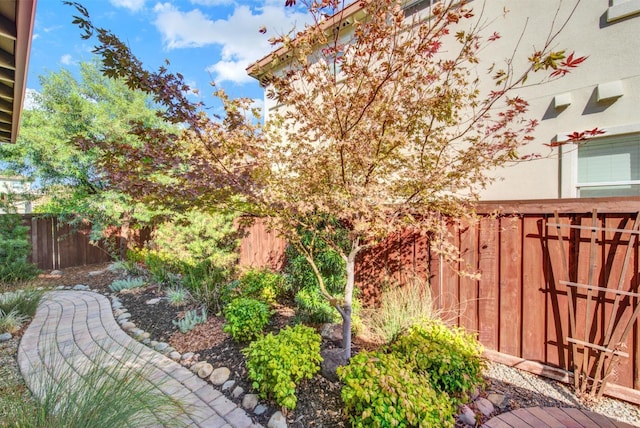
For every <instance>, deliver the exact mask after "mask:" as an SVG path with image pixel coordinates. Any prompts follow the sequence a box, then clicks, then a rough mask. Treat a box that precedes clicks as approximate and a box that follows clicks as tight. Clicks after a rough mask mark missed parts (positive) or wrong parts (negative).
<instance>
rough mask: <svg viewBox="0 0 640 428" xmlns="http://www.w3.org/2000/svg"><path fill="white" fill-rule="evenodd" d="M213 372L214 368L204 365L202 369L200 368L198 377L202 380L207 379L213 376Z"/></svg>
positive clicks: (207, 364)
mask: <svg viewBox="0 0 640 428" xmlns="http://www.w3.org/2000/svg"><path fill="white" fill-rule="evenodd" d="M212 372H213V366H212V365H211V364H209V363H206V362H205V363H204V364H203V365H202V367H200V368H199V369H198V372H197V373H198V376H199V377H200V378H202V379H204V378H207V377H209V376H211V373H212Z"/></svg>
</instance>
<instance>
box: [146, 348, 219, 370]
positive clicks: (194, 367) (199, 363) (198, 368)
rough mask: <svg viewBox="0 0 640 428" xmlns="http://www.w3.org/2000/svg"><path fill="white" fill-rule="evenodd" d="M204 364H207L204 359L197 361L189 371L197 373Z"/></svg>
mask: <svg viewBox="0 0 640 428" xmlns="http://www.w3.org/2000/svg"><path fill="white" fill-rule="evenodd" d="M151 343H153V342H151ZM205 364H207V362H206V361H198V362H197V363H194V364H193V365H192V366H191V371H192V372H194V373H198V370H200V369H201V368H202V366H204V365H205Z"/></svg>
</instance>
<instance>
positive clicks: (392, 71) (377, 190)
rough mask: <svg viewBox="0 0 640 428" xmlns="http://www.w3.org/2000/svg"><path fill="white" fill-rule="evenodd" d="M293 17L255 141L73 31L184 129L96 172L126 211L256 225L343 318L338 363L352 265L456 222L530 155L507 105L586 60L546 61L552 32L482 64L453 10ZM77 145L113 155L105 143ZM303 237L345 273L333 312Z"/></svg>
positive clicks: (169, 77)
mask: <svg viewBox="0 0 640 428" xmlns="http://www.w3.org/2000/svg"><path fill="white" fill-rule="evenodd" d="M295 3H296V2H295V1H287V5H288V6H290V5H295ZM298 3H301V4H303V5H304V6H306V7H307V8H308V10H309V13H310V14H311V15H312V18H313V19H312V23H311V24H309V25H307V26H306V27H305V29H304V30H303V31H301V32H299V33H297V34H295V36H291V35H285V36H281V37H274V38H273V40H272V41H273V43H274V45H275V46H276V47H279V48H281V49H279V50H278V51H276V52H284V54H283V55H281V56H278V55H277V54H274V55H272V57H271V58H270V60H269V61H268V64H262V65H260V63H258V64H257V65H255V66H253V67H251V73H252V75H254V76H256V77H258V78H259V79H260V80H261V81H262V82H263V83H264V84H265V86H266V88H267V96H268V97H270V98H272V99H273V100H275V102H276V105H277V106H278V108H277V109H276V110H275V111H273V112H271V113H270V114H269V117H268V121H267V122H266V123H265V124H264V125H260V124H258V123H256V121H255V120H253V119H252V117H250V115H248V114H247V112H248V111H249V110H250V109H249V106H250V100H246V99H239V100H231V99H229V98H228V97H227V96H226V95H225V94H224V92H223V91H221V90H219V91H218V92H217V94H218V95H219V97H220V99H221V100H222V103H223V106H224V109H225V113H226V116H223V117H220V118H215V117H210V116H208V115H206V114H205V113H203V110H202V108H201V107H202V106H199V105H197V104H194V103H191V102H189V101H188V99H187V97H186V95H185V92H184V91H185V90H186V89H188V88H187V86H186V85H185V84H184V82H183V79H182V76H181V75H179V74H171V73H169V72H168V71H167V70H166V69H164V68H162V69H160V70H159V71H158V72H155V73H152V72H148V71H146V70H144V69H143V67H142V64H141V63H140V62H139V61H138V60H137V59H136V58H135V57H134V56H133V55H132V54H131V52H130V51H129V50H128V48H127V47H126V46H125V45H124V44H123V43H122V42H120V41H119V40H118V38H117V37H116V36H115V35H113V34H112V33H110V32H109V31H107V30H104V29H99V28H94V27H93V24H92V23H91V22H90V21H89V19H88V15H87V14H86V11H85V10H84V9H83V8H82V7H81V6H79V5H77V7H78V9H79V10H80V12H81V16H79V17H77V18H76V23H78V24H79V25H80V27H81V28H83V29H84V30H85V31H86V34H85V37H90V36H91V34H94V33H95V34H96V35H97V38H98V41H99V45H98V46H97V47H96V52H97V53H98V54H100V55H101V56H102V58H103V68H104V72H105V73H106V74H107V75H109V76H114V77H121V78H123V79H125V80H126V81H127V82H128V84H129V85H130V87H132V88H135V89H139V90H142V91H145V92H149V93H151V94H153V96H154V99H155V101H156V102H157V103H159V104H161V105H163V106H164V107H165V110H164V111H163V113H162V114H163V115H164V118H165V119H167V120H170V121H172V122H174V123H181V124H183V128H184V131H183V132H182V134H180V135H173V134H168V133H166V132H164V131H163V130H161V129H155V128H152V127H149V126H146V125H145V124H140V123H138V124H135V126H134V127H133V128H132V132H134V133H136V134H137V135H138V136H140V139H141V140H142V141H144V144H142V145H137V146H131V147H126V148H125V149H126V151H127V153H128V159H129V160H128V165H127V167H125V165H120V164H117V163H113V161H112V159H119V157H117V156H116V157H113V158H109V157H105V158H104V159H103V161H102V162H101V164H100V165H101V167H102V168H103V169H104V170H105V171H106V173H107V174H111V175H112V176H113V177H114V178H115V177H117V182H118V183H120V184H119V185H120V187H121V189H122V190H124V191H127V192H128V193H129V194H131V195H134V196H136V197H140V198H144V199H150V200H154V201H158V202H160V203H163V204H174V205H180V204H187V203H188V204H192V205H193V204H199V205H203V206H215V205H220V204H222V205H225V206H227V207H229V206H233V207H235V208H237V209H240V210H243V211H245V212H250V213H252V214H257V215H261V216H263V217H265V218H267V219H268V221H269V223H270V225H271V226H272V227H273V228H274V229H275V230H277V231H279V232H280V233H281V234H282V235H283V236H284V237H285V238H286V239H288V240H289V242H291V243H292V244H293V245H295V246H296V247H297V248H298V249H299V250H300V251H301V253H302V254H303V255H304V256H305V257H306V259H307V260H308V262H309V263H310V265H311V266H312V268H313V269H314V272H316V276H317V280H318V282H319V284H320V287H321V289H322V290H323V292H324V294H325V295H326V297H327V298H328V299H329V300H330V301H331V302H332V304H333V305H334V306H335V307H336V309H337V310H338V311H339V312H340V314H341V315H342V317H343V320H344V322H343V348H344V350H345V357H347V358H348V357H349V356H350V349H351V311H352V300H353V291H354V279H355V267H356V261H357V256H358V254H360V253H361V251H362V250H363V249H365V248H367V247H368V246H371V245H374V244H375V243H377V242H379V241H380V240H381V239H383V238H384V237H385V236H388V234H389V233H393V232H398V231H400V230H403V229H405V228H407V227H415V228H419V229H422V230H426V231H440V232H441V231H443V230H444V229H443V226H442V224H441V223H440V222H439V221H438V220H437V216H433V215H430V214H431V213H436V212H437V213H445V214H452V215H461V214H463V213H465V212H467V211H468V210H469V205H468V202H469V201H473V200H474V199H475V198H477V195H478V191H479V190H481V189H482V188H483V187H484V186H486V185H487V184H488V183H489V182H490V181H491V178H490V175H488V172H489V171H490V170H491V169H493V168H495V167H498V166H501V165H504V164H505V163H507V162H509V161H511V160H515V159H518V158H520V157H521V155H519V151H518V149H519V148H520V147H521V146H522V145H523V144H526V143H527V142H528V141H530V140H531V139H532V132H533V130H534V129H535V126H536V121H535V120H531V119H530V118H528V117H527V106H528V104H527V102H526V100H524V99H522V98H520V97H519V96H517V94H515V93H514V91H515V90H516V89H517V88H518V87H519V86H520V85H522V84H523V83H524V82H527V84H532V83H536V82H534V80H535V79H534V72H539V73H538V74H536V76H535V77H537V76H539V77H537V79H538V80H537V82H538V83H540V82H543V81H545V80H546V79H551V78H559V77H561V76H563V75H564V74H566V73H568V72H570V71H571V69H573V68H574V67H575V66H577V65H578V64H579V63H580V62H582V61H584V57H579V56H577V55H575V54H565V52H564V51H559V50H553V49H552V48H551V46H552V45H553V41H554V38H555V37H556V36H557V34H558V31H559V30H558V31H557V30H555V29H553V28H551V29H550V31H549V33H548V34H547V35H546V37H544V36H543V37H542V40H540V41H539V46H540V47H539V48H538V49H536V50H535V51H534V52H530V53H527V55H525V56H524V58H525V60H524V61H520V62H519V61H517V60H515V59H514V58H515V56H514V57H512V58H510V59H507V60H506V61H505V63H504V64H503V65H502V66H500V64H482V59H481V52H482V50H483V49H484V48H485V47H486V46H487V45H488V44H491V43H494V42H496V41H497V40H499V39H500V37H501V35H500V34H498V33H496V32H493V31H490V29H489V28H488V27H485V26H484V25H483V24H482V22H489V21H485V20H480V19H478V17H476V16H475V13H474V11H473V10H472V9H471V8H470V7H467V5H465V3H464V2H460V1H443V2H438V3H436V4H435V5H434V6H433V7H432V8H430V9H427V10H426V11H425V13H428V15H429V16H428V17H427V16H426V15H423V14H422V15H421V14H415V15H413V16H412V17H410V18H407V17H406V15H405V11H404V10H403V8H402V4H403V2H402V1H397V0H378V1H362V2H361V3H359V5H360V6H361V8H362V12H363V13H358V14H357V15H352V16H348V15H347V14H343V13H341V12H340V11H341V10H343V9H344V7H345V3H344V2H343V1H337V0H322V1H319V0H308V1H302V2H298ZM550 21H551V19H550ZM260 31H261V32H264V31H265V29H264V28H263V29H260ZM487 82H491V88H490V89H486V88H487V87H488V85H487ZM253 113H256V112H253ZM81 144H82V145H83V147H86V148H89V147H91V146H92V145H95V144H100V145H101V148H102V150H105V151H108V150H109V146H108V144H107V143H106V142H105V141H98V142H95V141H87V140H84V141H81ZM122 147H124V146H123V145H117V146H114V148H113V150H123V149H122ZM160 171H161V172H162V174H161V177H162V179H161V180H159V179H157V176H158V174H159V172H160ZM305 231H306V232H311V233H312V234H313V236H314V238H313V239H311V242H313V241H314V240H322V241H324V242H325V243H326V244H328V245H329V246H330V247H332V248H333V249H334V250H335V251H337V252H338V253H339V254H340V255H341V256H342V258H343V259H344V261H345V263H346V276H347V281H346V286H345V290H344V293H342V296H340V297H336V296H332V295H330V294H329V293H328V292H327V290H326V288H325V287H324V284H323V279H322V275H321V274H320V272H319V270H318V269H317V267H316V265H315V262H314V259H313V253H312V251H311V249H310V248H308V245H305V243H308V242H309V240H308V239H306V240H303V239H301V234H302V233H303V232H305ZM450 255H451V256H452V257H455V253H454V252H451V253H450Z"/></svg>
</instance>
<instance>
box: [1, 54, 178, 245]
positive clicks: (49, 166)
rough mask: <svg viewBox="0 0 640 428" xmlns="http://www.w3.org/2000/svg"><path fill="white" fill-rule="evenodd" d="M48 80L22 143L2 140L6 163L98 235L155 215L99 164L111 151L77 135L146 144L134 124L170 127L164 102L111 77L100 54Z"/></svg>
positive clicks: (48, 207) (47, 201) (61, 212)
mask: <svg viewBox="0 0 640 428" xmlns="http://www.w3.org/2000/svg"><path fill="white" fill-rule="evenodd" d="M40 83H41V86H42V90H41V92H39V93H37V94H36V95H35V99H34V108H33V109H31V110H25V111H24V113H23V116H22V126H21V130H20V137H19V139H18V142H17V143H16V144H9V145H1V146H0V158H1V159H2V160H3V163H4V167H5V168H6V169H7V170H8V171H9V172H11V173H15V174H19V175H23V176H25V177H27V178H28V179H29V180H30V181H32V182H33V183H34V188H35V189H36V191H37V192H38V196H39V197H40V198H41V202H42V205H40V206H38V208H37V210H38V211H39V212H43V213H49V214H53V215H56V216H61V217H64V218H66V219H67V220H70V221H73V220H82V219H89V220H90V221H91V222H92V224H93V227H94V236H93V237H94V238H95V239H98V238H99V237H100V236H101V232H102V230H103V229H104V228H105V227H107V226H113V225H116V226H119V225H122V224H123V223H127V222H128V221H130V220H132V219H137V220H141V221H146V220H149V219H150V218H151V215H152V212H151V211H150V210H149V209H148V208H147V207H145V206H143V205H142V204H139V203H137V201H135V200H134V199H132V198H131V197H130V196H128V195H127V194H125V193H123V192H120V191H118V189H117V186H115V185H114V183H113V181H112V179H111V177H107V176H105V175H104V174H103V173H102V171H101V170H100V169H98V168H96V160H97V159H99V158H101V157H103V156H108V153H106V152H103V151H101V150H100V149H99V148H98V147H97V146H95V147H93V148H91V149H90V150H80V149H79V148H78V147H77V146H76V145H75V144H74V143H73V138H74V137H77V136H82V137H83V138H87V139H90V140H92V141H100V140H103V141H109V142H110V143H111V144H141V143H140V142H139V141H138V140H137V138H136V137H135V136H134V135H131V134H130V133H129V128H130V126H131V124H132V123H148V124H153V125H154V126H157V127H162V128H166V124H165V123H163V121H162V120H161V119H160V118H158V117H157V115H156V110H157V107H158V106H156V105H155V104H154V103H153V102H152V100H151V99H150V97H149V95H148V94H145V93H143V92H139V91H138V92H136V91H134V90H132V89H129V88H128V87H127V86H126V85H125V84H124V83H123V82H121V81H117V80H114V79H109V78H107V77H105V76H104V75H103V74H102V73H101V72H100V70H99V63H98V61H97V60H94V61H92V62H86V63H82V64H80V76H79V78H78V79H76V78H75V77H74V75H73V74H72V73H71V72H70V71H68V70H65V69H62V70H60V71H57V72H50V73H48V74H46V75H43V76H41V77H40Z"/></svg>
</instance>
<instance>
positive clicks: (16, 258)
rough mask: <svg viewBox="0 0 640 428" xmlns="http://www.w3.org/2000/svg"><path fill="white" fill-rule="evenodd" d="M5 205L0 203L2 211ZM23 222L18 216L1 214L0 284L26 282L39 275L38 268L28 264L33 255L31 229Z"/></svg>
mask: <svg viewBox="0 0 640 428" xmlns="http://www.w3.org/2000/svg"><path fill="white" fill-rule="evenodd" d="M3 205H4V204H2V203H0V209H2V208H3ZM4 208H6V207H4ZM21 222H22V218H21V217H20V216H19V215H17V214H0V282H6V283H12V282H17V281H24V280H28V279H32V278H34V277H36V276H37V275H38V268H37V267H36V266H35V265H34V264H32V263H29V262H28V258H29V256H30V255H31V244H30V241H29V236H28V230H29V228H28V227H26V226H23V225H22V224H21Z"/></svg>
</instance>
